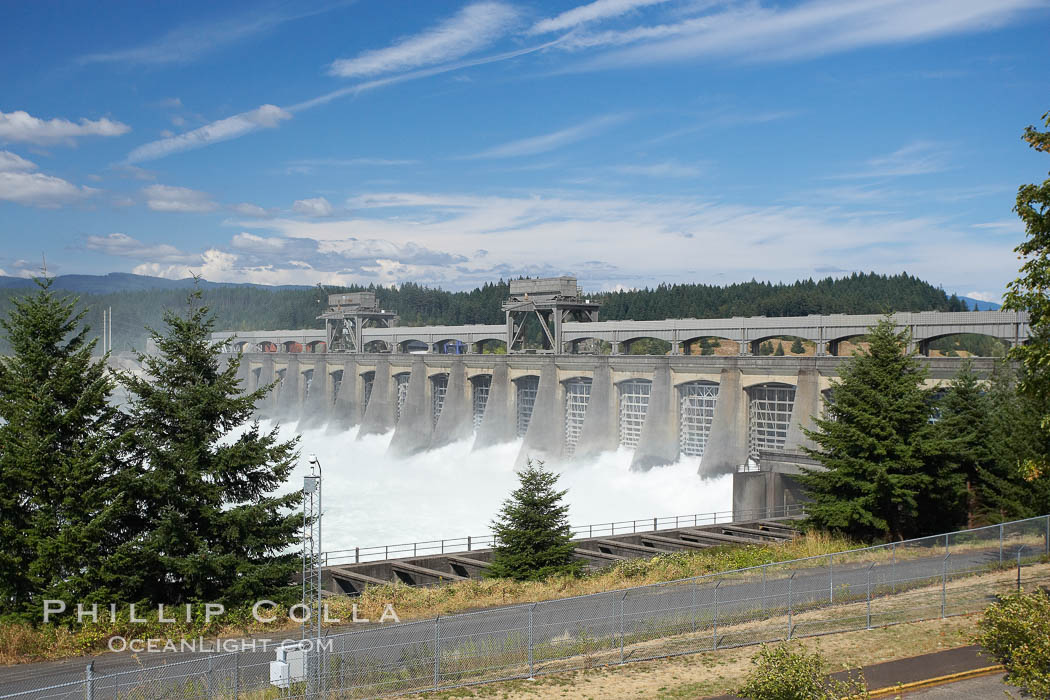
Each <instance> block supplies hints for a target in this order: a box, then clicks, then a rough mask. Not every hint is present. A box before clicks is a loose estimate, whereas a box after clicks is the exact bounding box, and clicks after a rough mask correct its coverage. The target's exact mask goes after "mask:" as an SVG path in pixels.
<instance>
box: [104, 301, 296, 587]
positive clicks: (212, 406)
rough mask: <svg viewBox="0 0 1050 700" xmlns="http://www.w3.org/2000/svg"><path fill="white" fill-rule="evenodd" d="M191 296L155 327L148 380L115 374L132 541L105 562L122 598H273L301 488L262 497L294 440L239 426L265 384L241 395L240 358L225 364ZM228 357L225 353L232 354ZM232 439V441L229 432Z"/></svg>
mask: <svg viewBox="0 0 1050 700" xmlns="http://www.w3.org/2000/svg"><path fill="white" fill-rule="evenodd" d="M200 297H201V295H200V291H199V290H194V291H193V292H192V293H191V294H190V295H189V299H188V308H187V312H186V313H185V314H184V315H180V314H177V313H175V312H172V311H169V312H168V313H167V314H165V325H166V329H165V332H164V334H161V333H159V332H157V331H151V334H152V337H153V340H154V341H155V343H156V346H157V348H158V354H157V355H142V354H140V355H139V361H140V363H141V364H142V366H143V368H144V370H145V376H143V377H139V376H135V375H133V374H130V373H125V374H123V375H122V376H121V380H122V382H123V384H124V386H125V387H126V389H127V391H128V393H129V396H130V406H129V417H130V422H131V426H132V429H133V431H134V434H135V451H134V470H133V473H132V474H130V475H129V478H127V479H125V483H124V484H123V488H124V491H123V498H124V499H125V506H126V512H128V513H129V515H128V519H127V522H126V528H127V531H128V532H129V534H130V535H131V536H130V537H129V539H128V541H127V542H126V543H125V544H124V545H123V546H122V547H121V548H120V549H119V550H118V552H117V553H116V555H115V556H114V557H113V558H112V559H111V560H110V562H108V564H109V566H108V568H107V574H108V575H109V576H111V577H113V578H114V579H115V580H116V581H119V582H120V583H121V584H122V587H123V588H122V590H123V592H124V598H125V600H128V601H138V600H143V601H149V602H151V603H158V602H164V603H169V604H175V603H181V602H184V601H193V600H198V601H226V602H230V603H236V602H243V601H247V600H253V599H256V598H257V597H258V596H263V595H265V596H267V597H274V596H278V595H279V594H280V592H281V589H282V588H285V587H286V586H287V584H288V582H289V581H290V580H291V578H292V574H293V572H294V571H295V570H296V569H297V566H298V557H297V555H296V554H294V553H282V552H285V550H286V549H287V548H288V546H289V545H291V544H292V543H293V542H295V541H296V539H297V535H298V532H299V528H300V526H301V524H302V521H301V516H300V515H299V514H298V513H297V512H294V511H292V510H291V509H292V508H294V507H295V506H296V505H297V504H299V503H300V502H301V492H294V493H289V494H287V495H284V496H271V495H268V494H269V493H270V492H271V491H273V490H274V489H275V488H277V487H279V486H281V485H282V484H284V483H285V481H286V480H287V478H288V475H289V473H290V472H291V470H292V468H293V465H294V461H295V459H296V457H297V453H296V441H290V442H280V441H279V440H278V437H277V431H276V430H272V431H270V432H268V433H262V432H261V431H260V429H259V425H258V423H253V424H252V425H251V426H249V427H248V428H247V429H246V430H244V431H243V432H241V433H240V434H239V436H237V437H232V436H231V433H233V434H236V432H237V430H238V428H239V427H240V426H242V425H243V424H244V423H246V422H247V421H248V420H249V419H250V417H251V414H252V411H253V409H254V406H255V402H256V401H257V400H259V399H261V398H262V397H263V396H265V394H266V393H267V392H268V391H269V390H270V389H271V388H272V387H263V388H261V389H260V390H258V391H256V392H254V393H251V394H247V395H241V389H240V385H239V381H238V379H237V368H238V366H239V364H240V362H239V357H233V358H232V359H230V361H229V363H224V362H222V361H221V359H222V356H221V354H220V346H219V345H218V344H216V343H212V342H211V341H210V333H211V332H212V330H213V329H212V326H213V321H212V319H211V317H210V315H209V313H208V309H207V307H204V306H202V305H201V304H200ZM227 357H228V356H227ZM230 438H232V439H230Z"/></svg>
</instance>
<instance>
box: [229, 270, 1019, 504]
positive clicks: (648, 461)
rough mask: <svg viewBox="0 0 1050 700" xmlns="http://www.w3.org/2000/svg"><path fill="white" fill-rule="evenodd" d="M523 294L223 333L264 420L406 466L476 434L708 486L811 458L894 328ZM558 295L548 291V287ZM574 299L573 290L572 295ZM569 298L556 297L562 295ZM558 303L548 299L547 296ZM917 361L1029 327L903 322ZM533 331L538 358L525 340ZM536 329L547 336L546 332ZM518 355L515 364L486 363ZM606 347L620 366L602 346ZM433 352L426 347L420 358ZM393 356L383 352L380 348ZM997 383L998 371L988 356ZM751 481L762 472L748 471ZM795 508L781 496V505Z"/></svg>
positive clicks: (997, 314) (480, 440) (934, 381)
mask: <svg viewBox="0 0 1050 700" xmlns="http://www.w3.org/2000/svg"><path fill="white" fill-rule="evenodd" d="M518 282H519V283H529V284H530V285H531V286H528V287H526V289H525V291H522V288H521V287H518V288H517V289H515V284H514V283H513V282H512V287H511V298H510V299H509V300H508V302H507V303H506V304H505V305H504V309H505V310H506V312H507V319H508V320H507V324H506V325H505V326H504V325H487V326H430V327H400V326H396V325H393V323H392V322H393V321H394V314H392V313H390V312H387V311H385V310H382V309H379V308H377V307H376V306H375V302H374V295H372V296H371V297H370V298H369V293H357V294H356V296H355V295H353V294H347V295H332V297H331V298H330V300H329V303H330V309H329V311H328V312H326V313H325V314H324V315H322V318H324V319H325V322H326V328H325V329H317V330H286V331H252V332H240V333H232V332H226V333H216V334H215V335H214V339H215V340H216V341H218V342H223V343H225V344H226V345H225V347H226V350H227V351H228V352H231V353H235V352H240V353H243V359H242V364H241V369H240V371H241V378H242V380H243V382H244V386H245V388H246V389H247V390H254V389H256V388H258V387H261V386H265V385H268V384H270V383H271V382H275V381H276V382H278V384H277V387H276V389H275V391H273V392H272V393H271V394H270V396H269V397H268V398H267V399H266V401H265V403H264V404H263V405H260V406H259V407H258V411H259V414H260V416H262V417H268V418H274V419H278V420H282V421H298V423H299V426H300V427H301V428H315V427H318V426H320V425H323V424H327V426H328V430H330V431H340V430H347V429H349V428H351V427H353V426H358V425H359V426H360V429H359V437H360V436H364V435H369V434H379V433H386V432H388V431H390V430H393V431H394V434H393V438H392V440H391V443H390V447H389V450H390V453H391V454H393V455H395V456H405V455H410V454H413V453H417V452H421V451H424V450H428V449H432V448H436V447H441V446H444V445H447V444H449V443H452V442H456V441H459V440H462V439H466V438H469V437H471V436H472V435H473V436H474V446H475V449H477V448H479V447H484V446H488V445H492V444H496V443H501V442H509V441H513V440H515V439H519V438H520V439H521V440H522V446H521V450H520V453H519V456H518V462H519V463H523V462H524V461H525V459H526V458H534V459H542V460H546V461H552V462H558V461H564V460H569V459H585V458H587V457H591V456H595V455H597V454H598V453H601V452H603V451H607V450H615V449H617V448H618V447H625V448H629V449H631V450H633V453H634V454H633V459H632V468H635V469H649V468H652V467H655V466H660V465H665V464H671V463H674V462H676V461H677V460H678V459H679V457H680V456H690V457H699V458H700V460H701V461H700V473H701V474H702V475H705V476H707V475H717V474H723V473H728V472H736V471H738V470H740V469H741V468H742V467H745V465H748V464H749V462H752V463H754V462H758V461H759V458H760V457H761V456H762V455H763V454H784V453H788V454H792V453H798V452H799V451H800V448H801V447H802V446H804V445H805V444H806V438H805V435H804V433H803V428H808V427H811V426H812V424H813V416H816V415H819V413H820V411H821V406H822V402H823V401H824V400H825V399H826V398H827V394H828V391H829V389H830V388H831V381H832V379H833V378H834V377H835V376H836V375H837V374H838V370H839V368H840V367H841V366H842V363H843V362H846V361H847V360H848V358H846V357H840V356H838V355H837V354H836V353H837V351H838V348H839V346H840V344H842V343H843V341H847V340H849V339H851V338H856V337H858V336H863V335H864V334H865V333H866V332H867V329H868V328H869V327H870V326H872V325H874V324H876V323H877V322H878V321H879V320H880V318H882V317H881V316H876V315H855V316H852V315H829V316H802V317H783V318H768V317H755V318H730V319H672V320H666V321H604V322H601V321H598V320H597V305H596V304H592V303H591V302H590V301H589V300H586V299H584V298H583V296H582V295H581V294H580V293H578V292H577V290H576V287H575V280H574V279H572V278H555V280H553V281H544V280H520V281H518ZM544 282H546V283H547V285H546V286H544V285H543V283H544ZM570 287H571V288H570ZM552 289H553V290H554V291H553V292H551V290H552ZM544 292H547V293H544ZM893 319H894V321H895V322H896V323H897V324H898V326H899V327H901V328H907V329H909V330H910V332H911V337H912V340H913V343H914V346H915V349H916V350H917V351H918V352H919V353H920V355H928V353H929V346H930V343H931V342H933V341H935V340H937V339H939V338H943V337H945V336H949V335H957V334H981V335H987V336H991V337H994V338H997V339H999V340H1000V341H1002V342H1003V343H1004V344H1005V345H1008V346H1009V345H1014V344H1017V343H1023V342H1025V340H1026V339H1027V337H1028V332H1029V331H1028V322H1027V317H1026V315H1025V314H1019V313H1015V312H1001V311H980V312H958V313H947V312H920V313H898V314H895V315H894V316H893ZM530 321H532V322H533V337H534V338H535V337H537V336H538V337H539V341H538V342H534V343H533V345H535V346H536V347H531V348H530V347H528V345H527V343H525V342H524V339H525V338H526V337H527V335H528V331H527V330H526V326H527V324H528V322H530ZM536 326H539V328H540V330H539V331H538V332H537V331H536V328H535V327H536ZM708 337H711V338H723V339H728V340H730V341H733V342H735V343H736V344H737V346H738V348H739V352H738V354H736V355H729V356H726V355H710V354H709V355H690V354H686V352H688V349H689V348H690V347H691V344H692V341H694V340H695V339H698V338H708ZM783 337H788V338H800V339H803V340H805V341H808V342H809V343H810V344H811V346H812V347H813V348H814V349H815V352H814V354H812V355H810V356H771V355H765V356H759V355H757V354H756V353H757V352H758V348H759V345H760V344H761V343H762V342H765V341H766V340H768V339H770V338H783ZM642 338H655V339H658V340H663V341H664V342H666V343H669V344H670V347H671V350H670V352H669V353H668V354H665V355H633V354H622V351H623V350H624V349H628V348H629V347H630V345H631V344H632V343H633V342H636V341H637V340H638V339H642ZM494 342H497V343H502V344H503V347H505V348H506V354H492V353H491V352H485V350H487V349H489V348H490V347H491V346H490V345H488V344H490V343H494ZM596 342H602V343H605V344H606V349H607V350H608V351H609V353H610V354H591V353H588V352H586V349H587V348H594V347H597V346H596V345H595V343H596ZM413 348H418V350H413ZM377 350H381V351H377ZM920 360H921V362H922V363H923V364H925V365H926V367H927V369H928V373H929V376H928V383H929V384H930V385H933V386H935V385H938V384H941V383H943V382H946V381H948V380H950V379H951V378H952V377H953V376H954V375H955V374H956V372H957V371H958V370H959V368H960V366H961V362H962V360H961V359H960V358H955V357H929V356H922V357H921V358H920ZM972 361H973V364H974V368H975V370H976V371H977V372H979V373H981V374H987V373H989V372H990V371H991V369H992V367H993V363H994V360H993V359H992V358H974V359H973V360H972ZM745 468H746V467H745ZM778 500H779V499H778Z"/></svg>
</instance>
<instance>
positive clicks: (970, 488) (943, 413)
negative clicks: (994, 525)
mask: <svg viewBox="0 0 1050 700" xmlns="http://www.w3.org/2000/svg"><path fill="white" fill-rule="evenodd" d="M933 410H934V413H935V415H936V416H937V421H936V423H935V424H934V425H933V427H932V428H931V430H930V433H931V440H930V441H929V442H928V443H927V444H926V455H925V461H926V472H927V473H928V474H929V475H930V477H931V480H932V481H931V488H929V489H927V490H926V491H925V493H923V494H921V495H920V499H919V522H920V529H921V530H923V531H925V532H934V531H937V530H951V529H956V528H957V527H962V526H964V525H965V526H967V527H974V526H976V525H977V524H983V522H980V521H983V518H982V517H981V515H980V514H981V513H982V512H984V510H985V508H986V507H987V503H988V502H989V500H990V499H994V494H993V493H990V492H992V491H995V489H996V486H995V485H993V484H990V483H988V482H987V481H986V479H985V476H986V475H987V474H988V473H989V468H990V466H991V462H992V455H991V450H990V449H989V444H988V440H989V436H990V434H991V427H990V424H989V423H990V420H991V413H992V402H991V399H989V397H988V396H987V394H986V393H985V391H984V388H983V387H982V386H981V384H980V380H979V379H978V377H977V375H976V374H974V372H973V366H972V364H971V363H970V362H966V363H965V364H964V365H963V367H962V369H960V370H959V372H958V373H957V374H956V375H955V377H954V378H953V379H952V381H951V383H950V384H949V385H948V389H947V391H946V392H945V393H944V395H943V396H941V397H940V398H939V399H938V400H937V401H936V404H935V406H933Z"/></svg>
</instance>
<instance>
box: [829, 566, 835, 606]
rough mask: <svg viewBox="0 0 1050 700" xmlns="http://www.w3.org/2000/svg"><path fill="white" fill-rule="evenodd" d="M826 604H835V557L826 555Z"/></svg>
mask: <svg viewBox="0 0 1050 700" xmlns="http://www.w3.org/2000/svg"><path fill="white" fill-rule="evenodd" d="M828 602H829V603H834V602H835V555H834V554H829V555H828Z"/></svg>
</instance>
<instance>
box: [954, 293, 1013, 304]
mask: <svg viewBox="0 0 1050 700" xmlns="http://www.w3.org/2000/svg"><path fill="white" fill-rule="evenodd" d="M963 296H964V297H970V298H971V299H976V300H978V301H988V302H991V303H993V304H1001V303H1002V302H1003V298H1002V296H1001V295H999V294H993V293H992V292H966V293H965V294H963Z"/></svg>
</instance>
